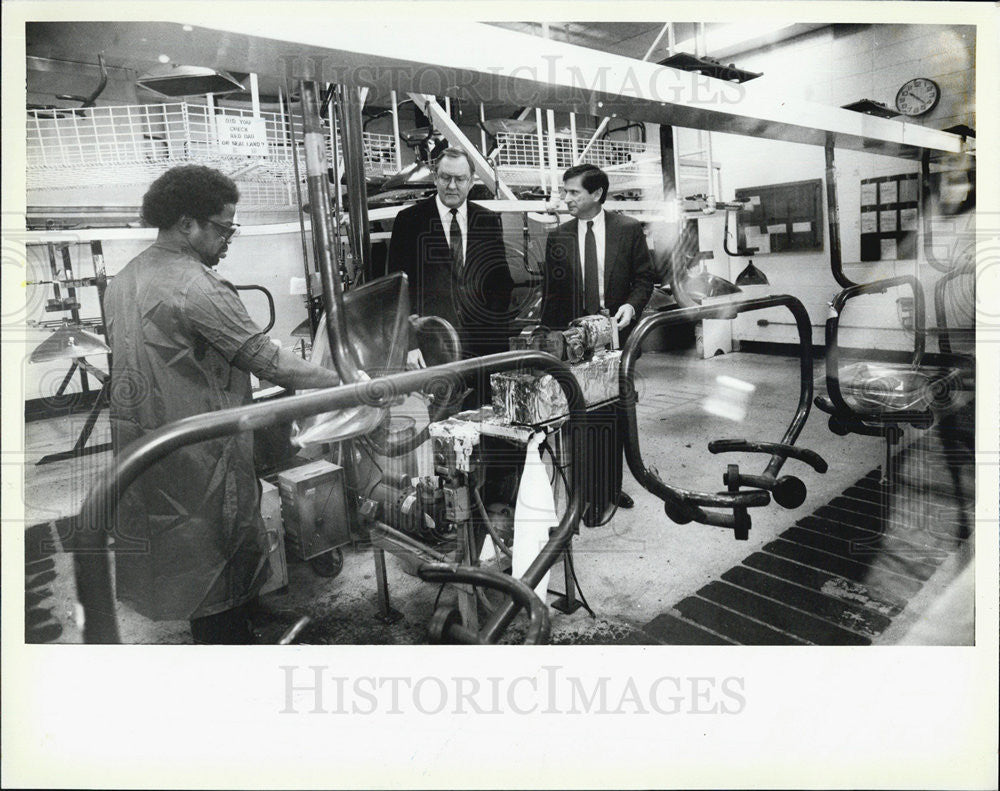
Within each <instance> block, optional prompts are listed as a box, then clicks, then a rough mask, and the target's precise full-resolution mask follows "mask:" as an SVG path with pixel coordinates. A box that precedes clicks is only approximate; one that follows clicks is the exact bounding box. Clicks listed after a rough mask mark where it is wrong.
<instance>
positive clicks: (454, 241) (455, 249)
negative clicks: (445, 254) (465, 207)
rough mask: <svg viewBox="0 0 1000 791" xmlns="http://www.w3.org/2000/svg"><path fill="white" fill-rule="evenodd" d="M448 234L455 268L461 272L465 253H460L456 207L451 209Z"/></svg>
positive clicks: (460, 240) (460, 236)
mask: <svg viewBox="0 0 1000 791" xmlns="http://www.w3.org/2000/svg"><path fill="white" fill-rule="evenodd" d="M448 236H449V237H450V239H451V257H452V260H454V262H455V269H456V270H457V271H459V272H461V271H462V267H463V266H464V265H465V255H464V254H463V253H462V229H461V228H460V227H459V226H458V209H452V210H451V230H450V232H449V233H448Z"/></svg>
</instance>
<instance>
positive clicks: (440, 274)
mask: <svg viewBox="0 0 1000 791" xmlns="http://www.w3.org/2000/svg"><path fill="white" fill-rule="evenodd" d="M467 234H468V239H467V240H466V253H465V264H464V266H463V267H462V271H461V272H459V271H457V270H456V267H455V264H454V261H453V260H452V256H451V249H450V248H449V246H448V239H447V237H446V236H445V233H444V226H443V225H442V224H441V217H440V215H439V214H438V210H437V203H436V199H435V196H432V197H430V198H428V199H426V200H423V201H420V202H419V203H417V204H416V205H414V206H410V207H409V208H406V209H404V210H403V211H401V212H400V213H399V214H398V215H397V216H396V219H395V221H394V223H393V226H392V237H391V239H390V240H389V258H388V271H390V272H405V273H406V276H407V278H408V279H409V285H410V309H411V310H412V311H413V312H414V313H417V314H419V315H421V316H440V317H441V318H443V319H446V320H448V321H449V322H451V323H452V324H453V325H454V326H455V329H456V330H458V333H459V337H460V338H461V340H462V349H463V355H464V356H465V357H478V356H481V355H484V354H492V353H495V352H499V351H506V350H507V349H508V348H509V343H508V331H509V330H508V328H509V324H510V319H511V318H512V314H511V313H510V301H511V291H512V290H513V287H514V283H513V280H512V279H511V276H510V269H509V267H508V264H507V257H506V254H505V252H504V243H503V229H502V226H501V223H500V215H499V214H497V213H496V212H493V211H490V210H489V209H484V208H483V207H481V206H477V205H476V204H475V203H471V202H470V203H468V230H467Z"/></svg>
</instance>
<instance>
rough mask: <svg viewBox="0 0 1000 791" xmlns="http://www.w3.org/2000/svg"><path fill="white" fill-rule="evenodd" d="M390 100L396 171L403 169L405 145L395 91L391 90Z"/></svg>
mask: <svg viewBox="0 0 1000 791" xmlns="http://www.w3.org/2000/svg"><path fill="white" fill-rule="evenodd" d="M389 101H390V102H391V103H392V139H393V145H394V146H395V149H396V172H397V173H398V172H399V171H401V170H402V169H403V145H402V143H401V142H400V140H399V106H398V103H399V99H398V98H397V97H396V92H395V91H389Z"/></svg>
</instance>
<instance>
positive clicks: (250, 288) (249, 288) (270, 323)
mask: <svg viewBox="0 0 1000 791" xmlns="http://www.w3.org/2000/svg"><path fill="white" fill-rule="evenodd" d="M233 288H235V289H236V290H237V291H260V292H261V293H262V294H263V295H264V297H265V298H266V299H267V311H268V320H267V326H266V327H264V329H263V330H262V332H270V331H271V328H272V327H273V326H274V320H275V318H276V314H275V312H274V297H273V296H271V292H270V291H268V290H267V289H266V288H264V287H263V286H233Z"/></svg>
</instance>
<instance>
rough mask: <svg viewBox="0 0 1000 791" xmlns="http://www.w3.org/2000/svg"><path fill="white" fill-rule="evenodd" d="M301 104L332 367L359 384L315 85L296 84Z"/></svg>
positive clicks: (307, 174)
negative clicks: (338, 271)
mask: <svg viewBox="0 0 1000 791" xmlns="http://www.w3.org/2000/svg"><path fill="white" fill-rule="evenodd" d="M299 93H300V96H301V104H302V123H303V128H304V130H305V134H304V136H303V137H304V145H305V154H306V183H307V185H308V187H309V213H310V216H311V219H312V237H313V252H314V253H315V256H316V264H317V266H316V268H317V269H318V270H319V273H320V279H321V280H322V281H323V306H324V307H325V309H326V332H327V337H328V338H329V341H330V352H331V354H332V357H333V364H334V367H336V369H337V374H338V375H339V376H340V379H341V381H343V382H356V381H358V378H359V374H358V364H357V361H356V360H355V358H354V352H353V350H352V347H351V345H350V342H349V341H350V337H349V335H348V332H347V314H346V312H345V311H344V295H343V289H342V288H341V283H340V278H339V277H336V275H335V272H334V255H335V254H334V251H333V250H332V249H331V247H330V244H331V240H332V239H333V237H334V228H333V222H332V218H331V217H330V185H329V180H328V179H327V175H326V144H325V141H324V135H323V126H322V123H321V122H320V115H319V97H318V89H317V86H316V82H315V81H313V80H302V81H301V82H300V83H299Z"/></svg>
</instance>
